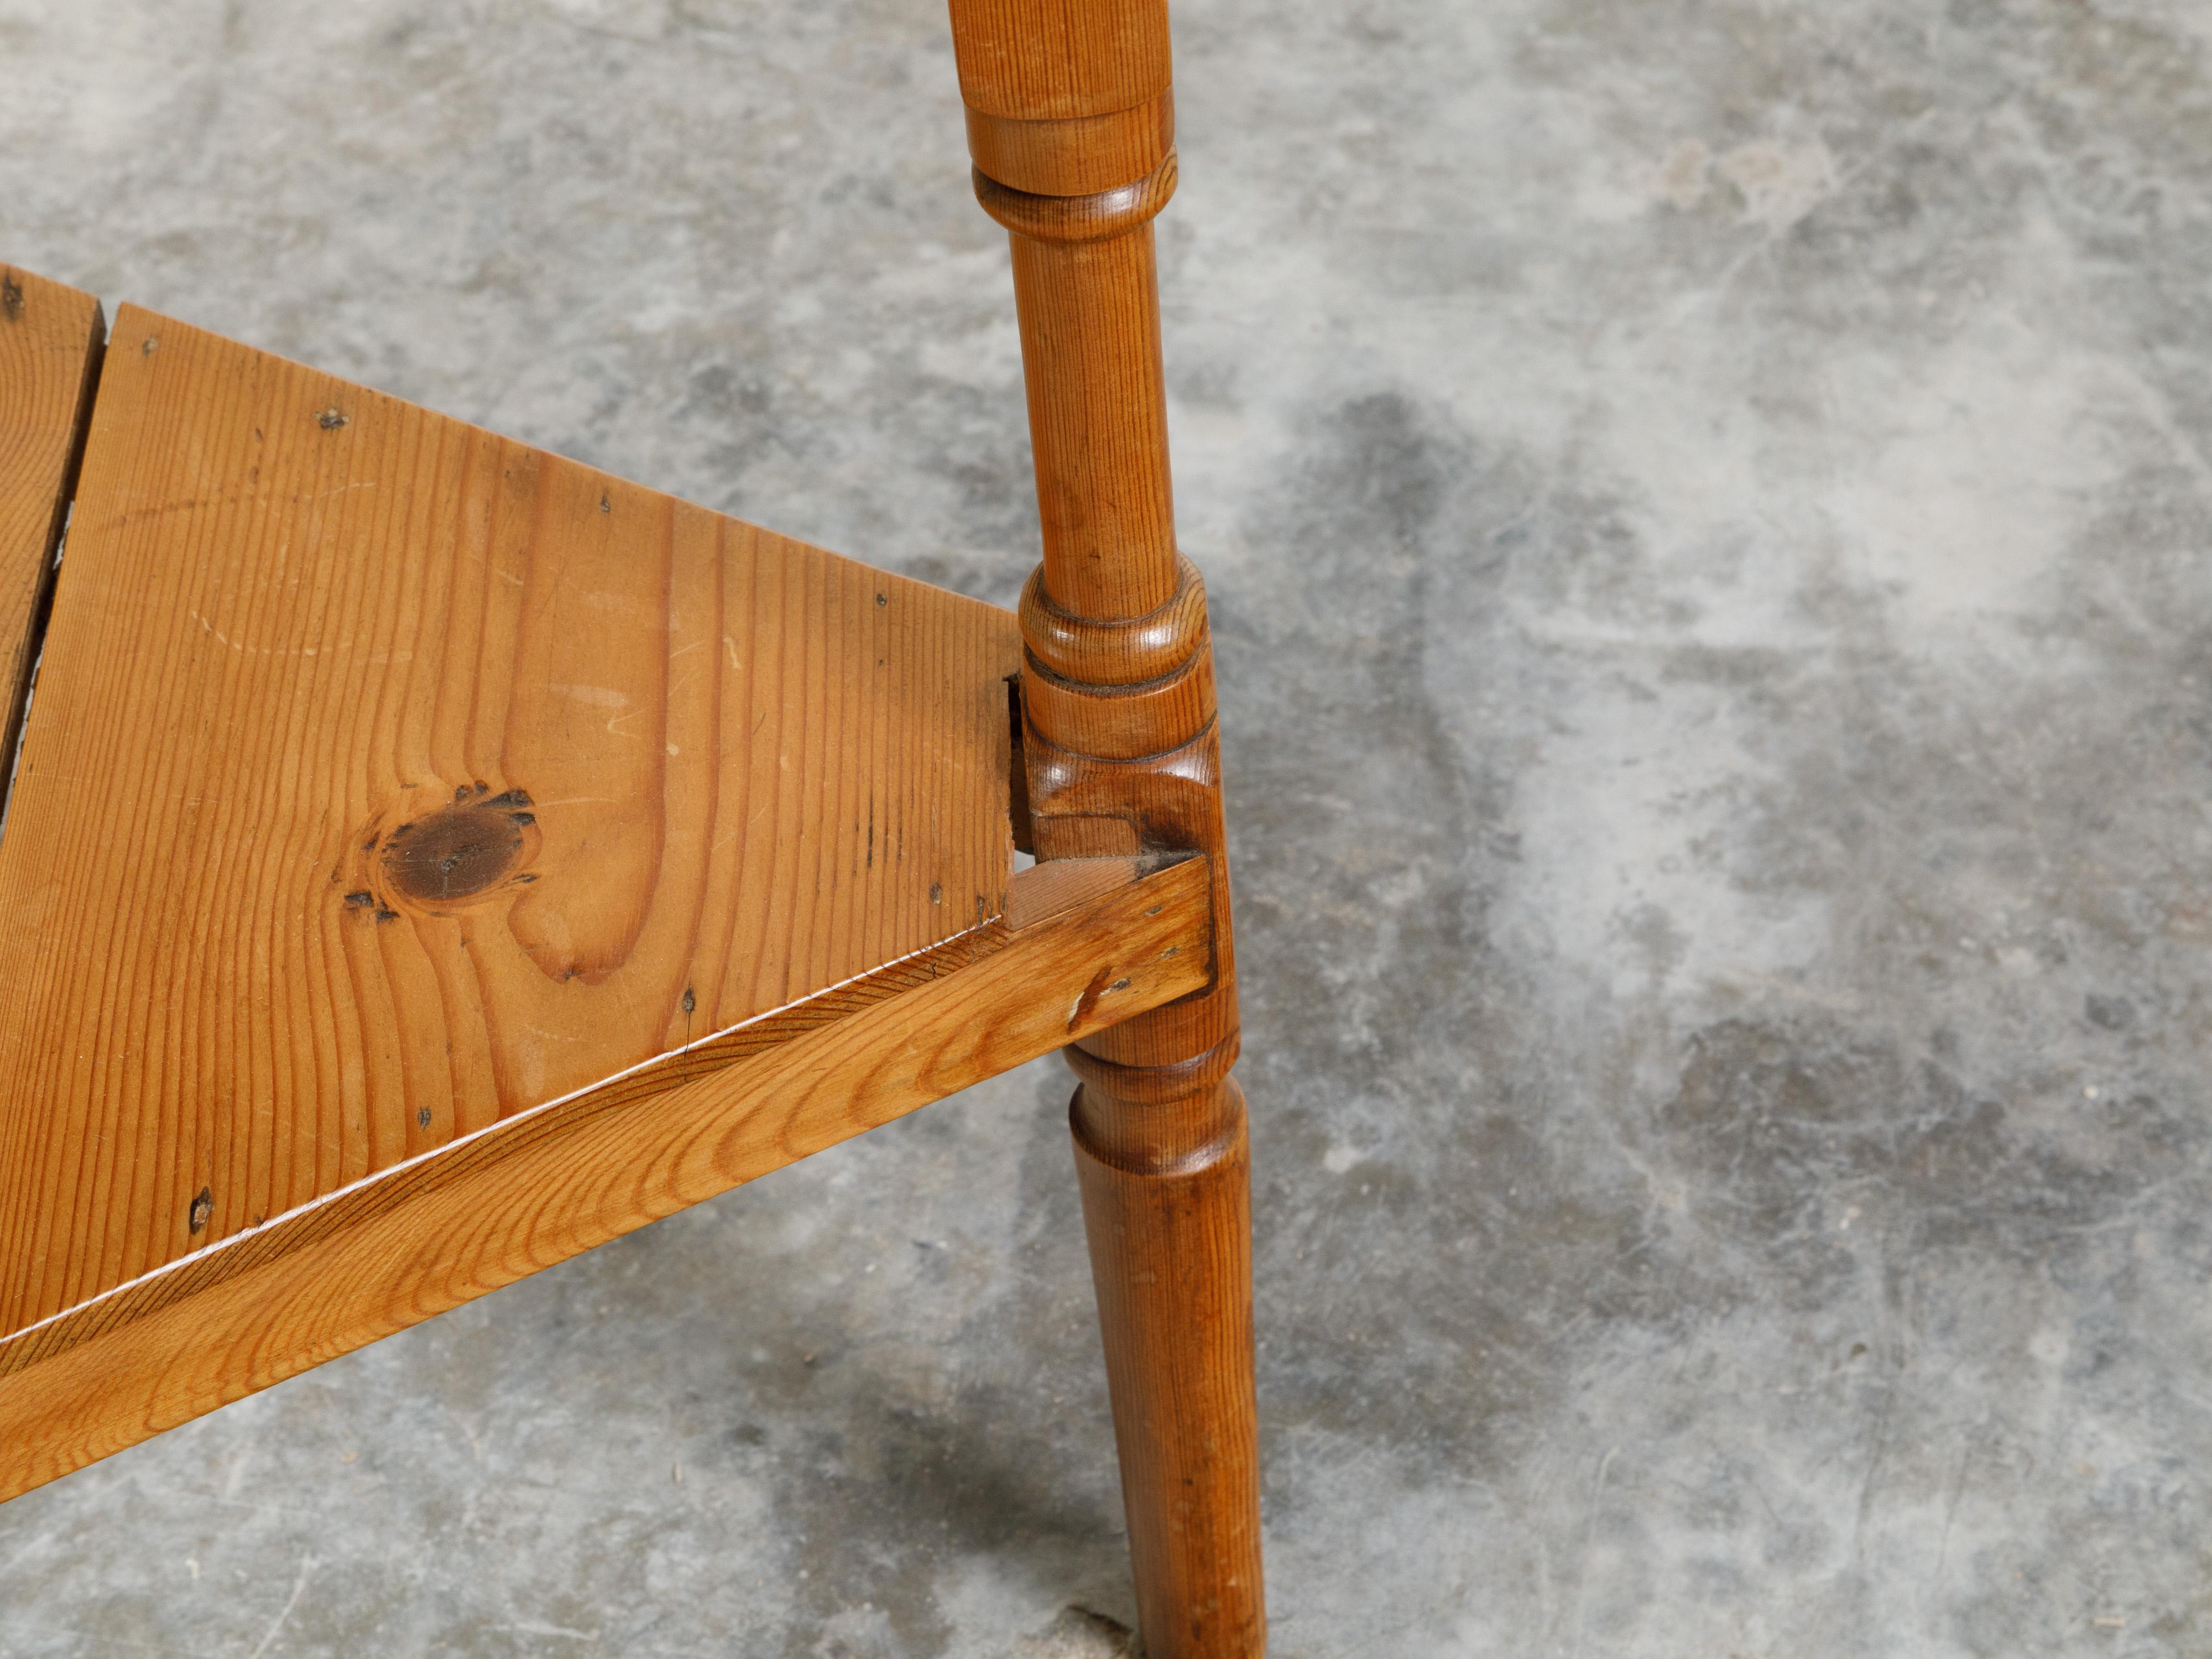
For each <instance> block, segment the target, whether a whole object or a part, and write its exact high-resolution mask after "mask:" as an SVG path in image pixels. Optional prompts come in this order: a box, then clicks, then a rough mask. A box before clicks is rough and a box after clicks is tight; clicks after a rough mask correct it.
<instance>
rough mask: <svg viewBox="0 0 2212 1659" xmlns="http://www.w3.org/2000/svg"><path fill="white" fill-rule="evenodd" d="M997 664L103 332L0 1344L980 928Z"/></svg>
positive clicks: (54, 717)
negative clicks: (497, 1126)
mask: <svg viewBox="0 0 2212 1659" xmlns="http://www.w3.org/2000/svg"><path fill="white" fill-rule="evenodd" d="M1018 653H1019V641H1018V635H1017V629H1016V623H1015V620H1014V618H1013V617H1012V616H1010V615H1008V614H1007V613H1006V612H1004V611H997V610H994V609H993V608H991V607H989V606H986V605H979V604H975V603H974V602H972V601H969V600H967V599H961V598H958V597H957V596H954V595H951V594H948V593H944V592H938V591H936V590H933V589H930V588H927V587H925V586H921V585H920V584H918V583H915V582H910V581H906V580H901V579H898V578H896V577H893V576H889V575H884V574H878V573H877V572H874V571H871V570H869V569H867V568H865V567H863V566H860V565H856V564H854V563H851V562H848V561H845V560H842V559H839V558H836V557H835V556H831V555H829V554H827V553H823V552H821V551H820V550H816V549H813V548H809V547H805V546H803V545H801V544H798V543H796V542H793V541H790V540H788V539H787V538H782V537H779V536H776V535H774V534H772V533H770V532H767V531H763V530H757V529H755V528H753V527H752V526H747V525H743V524H740V523H738V522H737V521H735V520H730V519H726V518H723V517H721V516H720V515H717V514H714V513H708V512H706V511H703V510H702V509H699V508H696V507H689V506H686V505H684V503H682V502H679V501H674V500H672V499H671V498H669V497H667V496H665V495H658V494H656V493H654V492H653V491H650V490H647V489H641V488H638V487H637V486H635V485H632V484H628V483H623V482H621V481H619V480H617V479H615V478H611V477H607V476H605V474H602V473H599V472H597V471H593V470H592V469H591V468H589V467H586V466H582V465H577V464H575V463H573V462H569V461H564V460H562V459H557V458H556V457H553V456H550V455H547V454H544V453H541V452H538V451H535V450H532V449H530V448H528V447H525V446H522V445H520V444H516V443H513V442H510V441H507V440H504V439H501V438H498V437H495V436H494V435H490V434H489V433H485V432H483V431H480V430H478V429H476V428H471V427H469V426H467V425H465V424H464V423H462V422H457V421H452V420H447V419H444V418H442V417H440V416H434V415H431V414H429V413H428V412H426V411H424V410H420V409H416V408H413V407H411V406H410V405H408V404H404V403H401V402H399V401H398V400H397V399H394V398H388V397H384V396H381V395H380V394H377V393H374V392H368V391H365V390H362V389H361V388H358V387H355V386H349V385H347V384H345V383H343V382H342V381H338V380H333V379H331V378H330V377H328V376H326V375H322V374H316V373H313V372H312V371H310V370H307V369H306V368H301V367H300V366H298V365H296V364H293V363H289V362H283V361H282V360H281V359H277V358H275V357H271V356H267V355H265V354H263V353H259V352H256V351H252V350H249V349H246V348H245V347H242V346H239V345H236V344H234V343H228V342H225V341H222V340H219V339H216V338H215V337H212V336H210V335H207V334H204V333H202V332H200V331H197V330H195V329H192V328H190V327H187V326H185V325H182V324H179V323H176V322H173V321H170V320H167V319H163V318H161V317H157V316H155V315H153V314H151V313H147V312H144V311H141V310H139V309H137V308H136V307H127V306H126V307H124V308H123V309H122V311H121V312H120V313H118V318H117V322H116V330H115V333H114V336H113V338H112V342H111V345H110V349H109V352H108V359H107V365H106V371H105V374H104V377H103V381H102V385H101V389H100V397H99V399H98V404H97V407H96V409H95V411H94V418H93V422H92V429H91V435H90V438H89V441H88V448H87V453H86V456H85V460H84V465H83V473H82V482H81V485H80V489H79V491H78V495H77V499H76V517H75V520H74V525H73V528H72V530H71V532H70V550H69V555H68V558H67V561H66V562H65V565H64V570H63V574H62V576H61V579H60V582H59V586H58V592H57V594H56V597H55V602H54V607H53V614H52V625H51V629H50V630H49V635H48V639H47V644H46V665H45V668H44V670H43V671H42V676H41V679H40V689H39V693H38V698H37V703H36V708H35V710H34V713H33V718H32V720H31V722H30V729H29V732H28V734H27V740H26V743H25V745H24V748H23V753H22V765H21V774H20V777H19V781H18V784H17V794H16V799H15V804H14V809H13V817H12V819H11V821H10V823H9V829H8V833H7V835H6V837H5V839H4V841H0V1334H6V1333H9V1332H15V1331H20V1330H22V1329H23V1328H26V1327H27V1326H29V1325H31V1324H33V1323H34V1322H38V1321H40V1320H44V1319H47V1318H50V1317H52V1316H54V1315H56V1314H57V1313H59V1312H61V1311H62V1310H65V1309H68V1308H72V1307H76V1306H78V1305H80V1304H83V1303H85V1302H86V1301H88V1299H89V1298H91V1297H96V1296H98V1295H100V1294H101V1293H102V1292H104V1291H110V1290H112V1289H113V1288H115V1287H116V1286H118V1285H125V1284H128V1283H131V1282H132V1281H135V1280H138V1279H143V1277H144V1276H145V1275H147V1274H149V1273H152V1272H154V1271H155V1269H157V1268H160V1267H162V1266H164V1265H165V1264H167V1263H169V1262H172V1261H177V1260H179V1258H181V1257H184V1256H185V1255H190V1254H191V1253H192V1252H194V1251H197V1250H204V1249H206V1248H207V1247H209V1246H210V1245H214V1244H216V1243H221V1242H222V1241H223V1240H226V1239H229V1238H232V1237H236V1236H237V1235H239V1234H241V1233H244V1232H246V1231H249V1230H252V1229H254V1228H257V1227H260V1226H263V1225H265V1224H267V1223H269V1222H270V1221H271V1220H273V1218H276V1217H278V1216H281V1215H283V1214H285V1213H287V1212H291V1211H295V1210H297V1209H298V1208H299V1207H300V1206H303V1205H307V1204H309V1203H311V1202H313V1201H314V1200H319V1199H321V1198H323V1197H325V1196H326V1195H328V1194H331V1193H333V1192H335V1191H337V1190H338V1189H339V1188H343V1187H346V1186H349V1185H351V1184H353V1183H356V1182H361V1181H362V1180H363V1179H365V1178H367V1177H368V1176H372V1175H374V1174H375V1173H377V1172H379V1171H381V1170H389V1169H391V1168H392V1167H393V1166H394V1165H395V1164H398V1163H399V1162H400V1161H401V1160H403V1159H404V1158H413V1157H416V1156H419V1155H421V1154H423V1153H426V1152H432V1151H434V1150H435V1149H437V1148H439V1147H441V1146H447V1145H448V1144H450V1143H452V1142H453V1140H454V1139H456V1138H457V1137H460V1136H464V1135H467V1134H470V1133H475V1132H477V1131H480V1130H483V1129H485V1128H487V1127H489V1126H491V1125H493V1124H494V1123H496V1122H499V1121H502V1120H505V1119H507V1118H511V1117H513V1115H516V1114H517V1113H520V1112H523V1111H525V1110H526V1109H530V1108H532V1107H534V1106H538V1105H540V1104H542V1103H545V1102H548V1101H551V1100H555V1099H557V1098H560V1097H564V1096H568V1095H570V1094H573V1093H574V1092H575V1091H579V1090H585V1089H589V1088H592V1087H595V1086H597V1085H601V1084H603V1083H604V1082H605V1080H606V1079H609V1078H611V1077H613V1076H615V1075H617V1073H623V1072H625V1071H627V1070H628V1069H629V1068H631V1067H634V1066H638V1065H640V1064H641V1063H642V1062H645V1061H647V1060H652V1059H653V1057H654V1056H656V1055H659V1054H666V1053H668V1052H670V1051H671V1050H675V1049H678V1048H682V1047H683V1046H684V1045H685V1044H687V1043H693V1042H697V1041H698V1040H700V1039H701V1038H702V1037H705V1036H709V1035H711V1034H713V1033H714V1032H717V1031H720V1030H727V1029H728V1028H730V1027H732V1026H735V1025H738V1024H740V1023H741V1022H743V1021H744V1020H747V1019H750V1018H753V1017H755V1016H757V1015H760V1014H763V1013H764V1012H769V1011H770V1010H773V1009H775V1008H780V1007H783V1006H787V1005H790V1004H792V1003H794V1002H797V1001H799V1000H801V999H804V998H805V997H808V996H810V995H812V994H816V993H818V992H821V991H823V990H825V989H827V988H828V987H832V986H835V985H837V984H839V983H841V982H842V981H847V980H850V979H852V978H854V977H855V976H856V975H863V974H866V973H868V972H870V971H872V970H873V969H878V968H880V967H882V966H884V964H886V963H893V962H896V961H898V960H900V959H902V958H903V957H908V956H911V955H912V954H913V953H915V952H917V951H926V950H927V949H929V948H930V947H932V946H934V945H942V944H944V943H945V941H946V940H948V939H952V938H954V937H955V936H957V935H959V934H962V933H966V932H968V931H969V930H970V929H973V928H975V927H977V926H979V925H980V924H982V923H984V922H987V921H989V920H990V919H991V918H992V917H994V916H996V915H1000V913H1001V912H1002V911H1003V910H1004V908H1005V902H1006V901H1005V894H1006V885H1007V878H1008V875H1009V872H1010V870H1011V866H1012V849H1011V845H1010V836H1009V829H1008V823H1007V802H1008V796H1009V784H1008V766H1009V749H1010V744H1009V738H1008V731H1007V720H1006V690H1005V686H1004V683H1003V682H1004V678H1005V677H1006V675H1008V674H1009V673H1011V672H1012V671H1014V670H1015V668H1016V666H1017V665H1018Z"/></svg>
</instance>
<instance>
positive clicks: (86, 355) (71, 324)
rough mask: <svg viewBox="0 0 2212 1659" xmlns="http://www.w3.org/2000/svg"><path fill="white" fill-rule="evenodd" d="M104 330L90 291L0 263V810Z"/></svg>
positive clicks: (80, 450) (3, 806) (0, 810)
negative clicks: (87, 292) (83, 290)
mask: <svg viewBox="0 0 2212 1659" xmlns="http://www.w3.org/2000/svg"><path fill="white" fill-rule="evenodd" d="M106 337H107V325H106V321H105V320H104V319H102V317H101V315H100V301H97V300H95V299H94V298H93V296H92V295H89V294H85V293H82V292H80V291H79V290H78V289H73V288H64V287H63V286H62V284H60V283H50V282H48V281H46V278H45V277H43V276H33V275H32V274H31V273H30V272H29V271H27V270H16V269H15V267H13V266H11V265H0V698H4V699H5V700H6V702H5V705H4V707H0V816H4V813H5V811H6V808H7V801H8V790H9V775H10V769H11V767H12V765H13V763H14V761H15V739H16V738H17V736H18V735H19V734H20V732H21V720H22V714H23V703H24V700H25V698H26V697H27V696H28V695H29V691H30V683H31V670H32V667H33V665H34V664H35V663H36V662H37V660H38V651H39V641H40V635H41V634H42V632H43V631H44V629H45V625H46V600H47V597H48V594H49V593H50V592H51V591H52V580H53V570H54V551H55V549H56V547H57V546H58V544H59V543H60V541H61V535H62V526H63V524H64V521H65V520H66V519H67V517H68V513H69V502H70V495H71V493H72V492H73V491H74V489H75V488H76V468H77V461H78V459H79V458H80V456H81V455H82V453H83V447H84V428H85V422H86V419H87V417H88V416H90V414H91V412H92V390H93V386H94V385H95V384H96V383H97V381H98V380H99V378H100V345H101V343H102V342H103V341H105V340H106Z"/></svg>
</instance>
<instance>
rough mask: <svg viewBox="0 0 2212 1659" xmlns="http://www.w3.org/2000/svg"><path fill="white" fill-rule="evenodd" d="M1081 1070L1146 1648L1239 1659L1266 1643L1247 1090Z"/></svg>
mask: <svg viewBox="0 0 2212 1659" xmlns="http://www.w3.org/2000/svg"><path fill="white" fill-rule="evenodd" d="M1077 1069H1078V1070H1079V1072H1081V1073H1083V1075H1084V1078H1085V1082H1084V1084H1083V1086H1082V1087H1081V1088H1080V1089H1079V1090H1078V1091H1076V1097H1075V1100H1074V1103H1073V1106H1072V1108H1071V1109H1070V1113H1069V1116H1070V1121H1071V1123H1072V1126H1073V1129H1074V1132H1075V1164H1076V1169H1077V1171H1078V1173H1079V1176H1080V1177H1081V1179H1082V1182H1083V1218H1084V1225H1085V1227H1086V1228H1087V1229H1088V1230H1089V1232H1090V1235H1091V1276H1092V1279H1093V1280H1094V1282H1095V1283H1096V1285H1097V1291H1098V1323H1099V1328H1100V1331H1101V1333H1102V1334H1103V1336H1104V1338H1105V1345H1106V1375H1107V1381H1108V1383H1109V1386H1110V1388H1111V1389H1112V1391H1113V1399H1114V1432H1115V1437H1116V1438H1117V1439H1118V1441H1119V1443H1120V1446H1121V1501H1122V1503H1123V1504H1124V1506H1125V1507H1126V1509H1127V1514H1128V1520H1129V1553H1130V1555H1131V1557H1132V1559H1133V1562H1134V1565H1135V1568H1136V1578H1137V1605H1138V1617H1139V1622H1140V1623H1141V1625H1142V1626H1143V1630H1144V1636H1145V1643H1146V1649H1147V1650H1148V1651H1149V1652H1150V1653H1152V1654H1153V1655H1156V1656H1158V1659H1170V1656H1175V1659H1182V1656H1200V1655H1203V1656H1206V1659H1212V1656H1216V1655H1221V1656H1229V1655H1235V1656H1239V1659H1242V1656H1245V1655H1250V1654H1257V1653H1260V1652H1261V1651H1263V1650H1265V1648H1266V1646H1267V1615H1266V1612H1265V1609H1264V1608H1263V1607H1262V1606H1261V1578H1260V1529H1259V1518H1260V1462H1259V1456H1260V1448H1259V1437H1258V1433H1257V1430H1256V1425H1255V1420H1254V1399H1253V1388H1252V1206H1251V1173H1250V1171H1251V1158H1250V1142H1249V1139H1248V1137H1247V1135H1246V1133H1245V1124H1244V1091H1243V1090H1242V1089H1240V1088H1238V1087H1237V1083H1236V1080H1235V1079H1231V1078H1221V1079H1217V1080H1213V1081H1209V1082H1205V1083H1202V1084H1200V1085H1199V1086H1198V1087H1197V1088H1196V1089H1195V1090H1194V1091H1191V1092H1189V1093H1187V1094H1182V1095H1173V1094H1166V1095H1164V1093H1163V1091H1164V1090H1165V1089H1171V1088H1172V1087H1174V1086H1175V1085H1176V1082H1177V1081H1179V1079H1176V1073H1175V1071H1174V1070H1173V1069H1172V1068H1170V1069H1166V1070H1157V1071H1136V1072H1132V1071H1127V1070H1125V1069H1124V1068H1122V1067H1118V1066H1099V1065H1098V1064H1097V1062H1095V1061H1091V1060H1090V1059H1089V1057H1088V1056H1083V1057H1081V1058H1079V1060H1077ZM1109 1074H1110V1075H1109ZM1117 1089H1118V1090H1120V1091H1121V1092H1111V1091H1114V1090H1117ZM1132 1095H1135V1096H1137V1097H1138V1098H1131V1096H1132Z"/></svg>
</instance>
